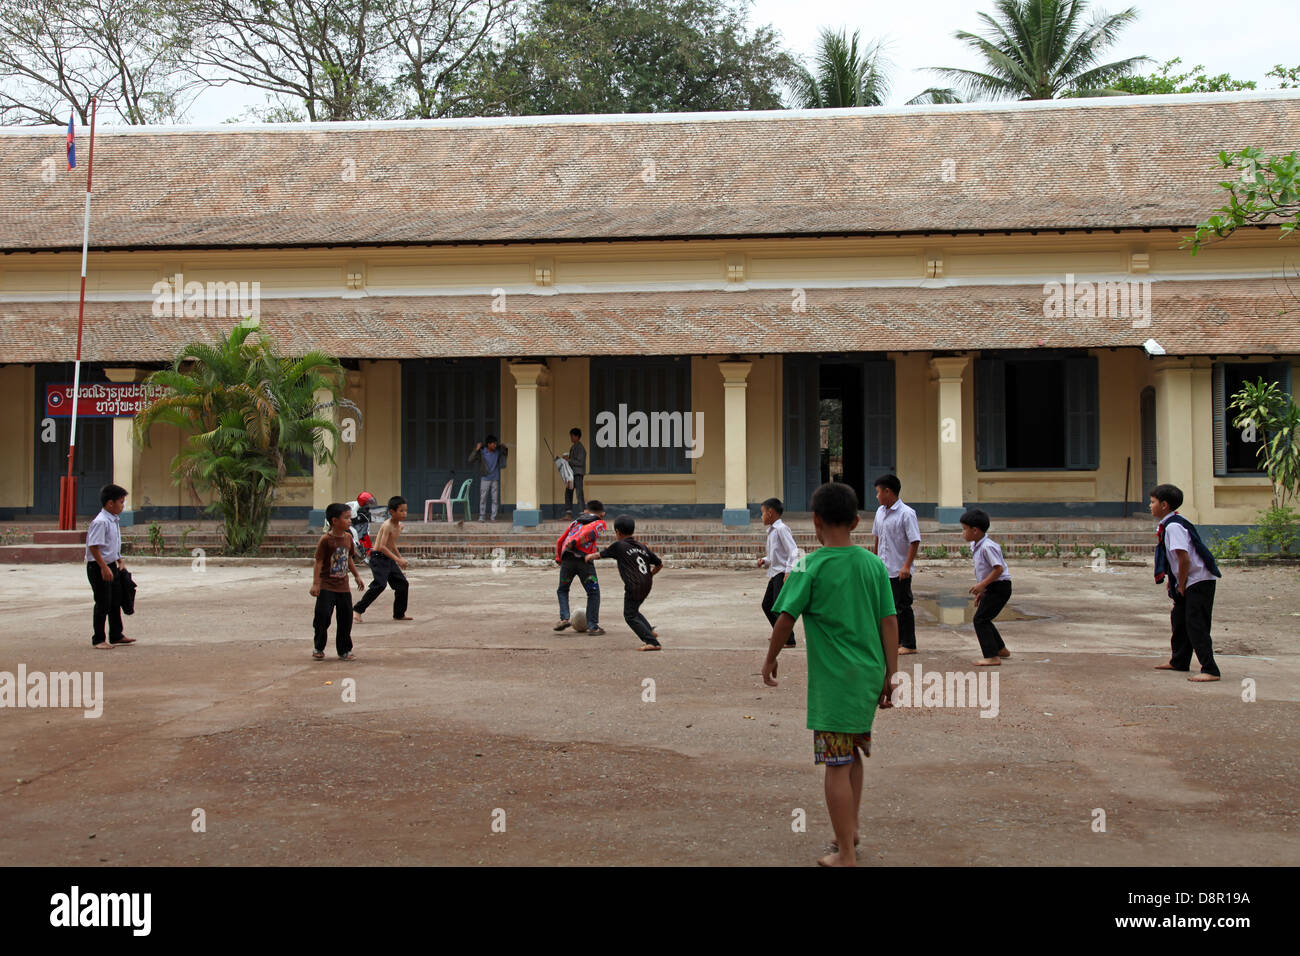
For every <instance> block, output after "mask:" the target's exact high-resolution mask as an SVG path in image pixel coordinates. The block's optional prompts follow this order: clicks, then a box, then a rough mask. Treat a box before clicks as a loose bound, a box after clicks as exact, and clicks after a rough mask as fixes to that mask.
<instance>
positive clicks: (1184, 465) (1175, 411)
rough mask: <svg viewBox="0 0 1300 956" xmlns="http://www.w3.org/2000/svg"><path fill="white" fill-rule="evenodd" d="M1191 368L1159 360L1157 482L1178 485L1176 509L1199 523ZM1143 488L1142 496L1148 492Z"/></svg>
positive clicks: (1178, 363)
mask: <svg viewBox="0 0 1300 956" xmlns="http://www.w3.org/2000/svg"><path fill="white" fill-rule="evenodd" d="M1192 372H1193V370H1192V367H1191V365H1189V364H1186V363H1180V362H1179V361H1178V360H1177V359H1159V360H1157V364H1156V369H1155V373H1156V374H1155V379H1156V481H1157V482H1159V483H1160V484H1170V485H1177V486H1178V487H1179V488H1180V489H1182V492H1183V504H1182V507H1180V508H1179V509H1178V510H1179V511H1180V512H1181V513H1182V514H1183V515H1184V517H1186V518H1187V520H1188V521H1192V522H1197V521H1200V520H1201V519H1200V516H1199V515H1198V514H1197V501H1196V429H1195V427H1194V425H1195V416H1194V414H1193V412H1194V409H1195V406H1194V403H1193V400H1192ZM1150 490H1151V489H1150V488H1145V489H1143V492H1142V493H1143V494H1146V493H1147V492H1148V491H1150Z"/></svg>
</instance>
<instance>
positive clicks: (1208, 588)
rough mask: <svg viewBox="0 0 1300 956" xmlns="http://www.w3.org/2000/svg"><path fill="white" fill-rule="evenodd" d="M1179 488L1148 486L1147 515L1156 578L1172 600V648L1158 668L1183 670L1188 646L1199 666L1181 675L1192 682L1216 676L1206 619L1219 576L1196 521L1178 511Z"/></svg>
mask: <svg viewBox="0 0 1300 956" xmlns="http://www.w3.org/2000/svg"><path fill="white" fill-rule="evenodd" d="M1182 503H1183V492H1182V490H1181V489H1180V488H1178V487H1177V486H1175V485H1156V486H1155V487H1154V488H1152V489H1151V516H1152V517H1153V518H1156V519H1158V520H1159V521H1160V524H1159V526H1158V527H1157V529H1156V583H1157V584H1159V583H1160V582H1161V581H1164V579H1165V577H1166V576H1168V578H1169V580H1168V582H1167V583H1166V585H1165V587H1166V590H1168V592H1169V597H1170V599H1171V600H1172V601H1173V602H1174V606H1173V608H1172V609H1171V610H1170V611H1169V624H1170V630H1171V631H1172V634H1171V636H1170V640H1169V644H1170V647H1171V649H1172V652H1171V654H1170V656H1169V663H1168V664H1157V665H1156V670H1158V671H1186V670H1190V669H1191V666H1192V651H1196V659H1197V660H1198V661H1200V664H1201V672H1200V673H1199V674H1193V675H1192V676H1191V677H1189V678H1187V679H1188V680H1189V681H1192V682H1194V683H1197V684H1201V683H1207V682H1209V681H1216V680H1218V679H1219V665H1218V664H1216V663H1215V662H1214V642H1213V641H1212V640H1211V639H1210V622H1211V619H1212V618H1213V616H1214V590H1215V585H1216V583H1217V582H1216V581H1215V578H1221V577H1223V575H1222V574H1220V573H1219V566H1218V565H1217V564H1216V563H1215V561H1214V555H1212V554H1210V549H1209V548H1207V547H1206V546H1205V545H1204V544H1203V543H1202V542H1201V536H1200V535H1199V534H1197V532H1196V526H1195V525H1194V524H1192V523H1191V522H1190V521H1188V520H1187V519H1186V518H1184V517H1183V516H1182V515H1180V514H1179V513H1178V508H1179V506H1181V505H1182Z"/></svg>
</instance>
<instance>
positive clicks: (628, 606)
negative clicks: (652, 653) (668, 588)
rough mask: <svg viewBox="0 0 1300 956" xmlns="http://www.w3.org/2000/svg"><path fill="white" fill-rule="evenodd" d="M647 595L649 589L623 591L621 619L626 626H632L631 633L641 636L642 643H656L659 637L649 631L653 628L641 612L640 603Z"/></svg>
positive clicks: (648, 594)
mask: <svg viewBox="0 0 1300 956" xmlns="http://www.w3.org/2000/svg"><path fill="white" fill-rule="evenodd" d="M649 596H650V592H649V591H646V592H645V593H644V594H640V593H635V592H632V591H624V592H623V620H625V621H627V626H628V627H630V628H632V633H633V634H635V635H636V636H637V637H639V638H641V641H642V643H645V644H656V645H657V644H658V643H659V638H657V637H655V636H654V634H653V633H651V632H652V631H653V630H654V628H652V627H651V626H650V622H649V621H647V620H646V619H645V615H644V614H642V613H641V604H642V602H643V601H645V599H646V598H648V597H649Z"/></svg>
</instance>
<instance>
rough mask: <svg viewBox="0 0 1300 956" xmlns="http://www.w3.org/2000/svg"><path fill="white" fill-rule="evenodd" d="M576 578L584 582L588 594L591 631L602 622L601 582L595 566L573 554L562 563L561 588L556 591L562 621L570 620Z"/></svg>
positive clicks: (588, 626) (588, 622)
mask: <svg viewBox="0 0 1300 956" xmlns="http://www.w3.org/2000/svg"><path fill="white" fill-rule="evenodd" d="M574 578H577V579H578V580H579V581H581V582H582V587H583V590H585V591H586V592H587V629H588V630H590V629H591V628H593V627H597V626H598V622H599V620H600V581H599V579H597V577H596V566H595V565H594V564H588V563H587V562H586V561H584V560H583V559H582V558H579V557H576V556H575V555H571V554H566V555H565V556H564V558H563V560H562V561H561V562H560V586H559V587H558V588H556V589H555V594H556V596H557V597H558V598H559V599H560V620H562V621H567V620H568V619H569V588H570V587H572V585H573V579H574Z"/></svg>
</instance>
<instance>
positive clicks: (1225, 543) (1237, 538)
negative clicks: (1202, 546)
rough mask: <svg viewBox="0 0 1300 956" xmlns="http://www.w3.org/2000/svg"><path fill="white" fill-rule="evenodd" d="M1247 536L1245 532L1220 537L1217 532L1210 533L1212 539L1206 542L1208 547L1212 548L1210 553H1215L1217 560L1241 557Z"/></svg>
mask: <svg viewBox="0 0 1300 956" xmlns="http://www.w3.org/2000/svg"><path fill="white" fill-rule="evenodd" d="M1245 541H1246V536H1245V535H1244V534H1234V535H1232V536H1231V537H1228V538H1224V537H1220V536H1219V534H1218V533H1217V532H1212V533H1211V534H1210V540H1209V541H1208V542H1206V547H1207V548H1209V549H1210V554H1212V555H1214V560H1215V561H1223V560H1225V559H1230V558H1239V557H1241V550H1242V545H1243V544H1245Z"/></svg>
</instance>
